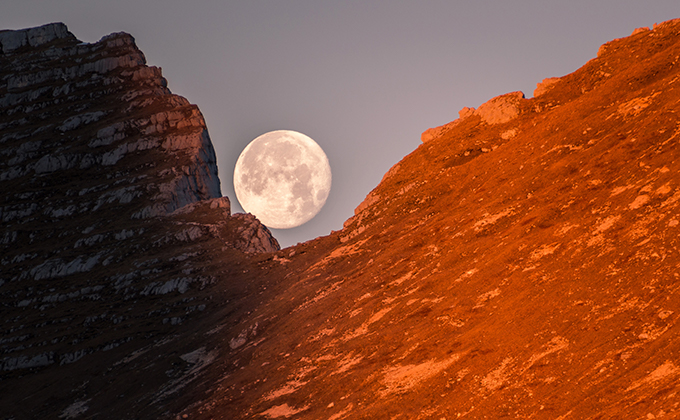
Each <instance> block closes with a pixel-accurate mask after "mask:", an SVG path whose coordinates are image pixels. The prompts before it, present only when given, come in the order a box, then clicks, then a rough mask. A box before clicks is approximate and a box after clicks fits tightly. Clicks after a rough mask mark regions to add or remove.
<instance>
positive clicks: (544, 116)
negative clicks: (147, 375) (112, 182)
mask: <svg viewBox="0 0 680 420" xmlns="http://www.w3.org/2000/svg"><path fill="white" fill-rule="evenodd" d="M679 113H680V21H670V22H666V23H664V24H661V25H659V26H657V27H655V28H654V29H653V30H648V29H642V30H637V31H635V33H634V34H633V35H632V36H630V37H627V38H624V39H618V40H614V41H612V42H610V43H607V44H606V45H604V46H602V48H601V49H600V51H599V54H598V56H597V57H596V58H593V59H592V60H591V61H589V62H588V63H586V64H585V65H584V66H583V67H582V68H581V69H579V70H578V71H576V72H574V73H572V74H569V75H566V76H564V77H560V78H557V79H548V80H546V81H544V82H542V83H541V84H540V85H539V87H538V89H537V92H536V96H535V97H534V98H530V99H526V98H523V97H522V95H521V93H513V94H509V95H503V96H500V97H498V98H494V99H492V100H491V101H489V102H488V103H487V104H485V105H483V106H481V107H479V109H478V110H473V109H464V110H462V111H461V118H459V119H458V120H456V121H454V122H452V123H449V124H446V125H445V126H442V127H439V128H437V129H432V130H428V132H427V134H425V135H424V136H423V139H424V140H426V142H425V143H424V144H422V145H421V146H420V147H418V148H417V149H416V150H415V151H414V152H413V153H411V154H410V155H409V156H407V157H405V158H404V159H403V160H402V161H401V162H399V163H398V164H396V165H395V166H394V167H393V168H392V169H391V170H390V171H389V172H388V173H387V174H386V175H385V177H384V179H383V180H382V182H381V183H380V185H378V186H377V188H376V189H375V190H374V191H372V192H371V193H370V194H369V195H368V197H367V198H366V200H365V201H364V203H362V204H361V205H360V206H359V207H358V208H357V211H356V214H355V215H354V217H352V218H351V219H349V220H348V221H347V223H346V224H345V228H344V229H343V230H342V231H340V232H335V233H333V234H331V235H330V236H329V237H326V238H320V239H318V240H315V241H312V242H309V243H306V244H304V245H301V246H299V247H295V248H288V249H286V250H283V251H281V252H279V253H278V254H276V255H275V256H274V257H272V258H271V260H269V261H268V262H266V263H262V264H261V266H260V273H261V274H260V276H261V277H262V278H266V279H270V280H269V283H268V284H267V289H266V290H263V291H262V294H260V295H251V296H247V297H244V299H247V300H251V301H254V302H261V303H259V304H258V305H257V307H256V308H255V310H253V311H252V312H251V313H250V314H244V315H242V317H241V318H240V320H239V324H238V325H235V326H232V327H230V328H225V329H223V330H221V332H220V334H222V335H223V339H224V341H223V342H222V343H221V344H219V345H218V346H216V347H215V348H214V349H213V351H215V352H217V353H219V357H218V359H217V362H216V363H214V365H213V368H211V369H210V370H209V371H206V373H205V376H204V377H203V379H202V380H203V381H205V383H206V387H209V388H210V389H211V392H210V393H209V394H205V395H204V394H195V395H194V396H193V397H192V399H191V404H193V405H190V404H189V400H187V407H186V408H185V410H184V411H183V412H182V414H186V415H187V416H188V418H200V419H207V418H223V419H233V418H271V419H274V418H277V419H278V418H295V419H328V420H337V419H458V418H465V419H481V418H488V419H500V418H512V419H519V418H522V419H524V418H535V419H575V420H576V419H595V418H597V419H614V418H616V419H624V418H625V419H643V418H645V419H646V418H650V419H651V418H678V416H679V415H678V410H680V406H679V404H680V397H679V396H678V395H679V394H678V392H679V391H680V336H679V333H680V329H679V325H678V316H680V249H679V248H678V247H679V245H680V243H679V242H680V241H679V239H678V238H679V232H680V231H678V229H680V212H679V210H680V175H679V174H680V124H679V118H678V117H679ZM273 279H276V280H273Z"/></svg>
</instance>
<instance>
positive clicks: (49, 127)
mask: <svg viewBox="0 0 680 420" xmlns="http://www.w3.org/2000/svg"><path fill="white" fill-rule="evenodd" d="M0 51H2V54H0V81H1V83H0V221H1V226H2V230H0V331H2V335H1V336H0V395H1V397H0V413H1V414H0V417H2V418H56V417H58V416H59V415H62V414H63V416H62V418H71V417H73V416H75V415H76V414H80V413H84V412H86V411H87V410H88V407H91V411H90V413H91V412H100V413H106V414H101V415H106V416H109V418H125V417H129V418H138V417H139V415H140V414H139V413H141V412H143V410H150V412H151V413H154V414H152V415H151V416H152V417H154V416H157V415H158V413H160V412H162V410H163V409H162V403H154V401H156V400H157V395H156V394H157V392H159V389H161V388H162V387H166V388H167V387H170V386H171V385H172V383H173V381H174V380H175V379H176V378H174V377H173V375H171V374H170V373H169V372H171V371H172V370H173V366H174V364H175V362H174V360H172V359H171V358H170V357H167V356H166V355H168V354H172V352H173V351H177V350H178V349H181V348H183V347H182V345H181V344H180V345H178V344H176V343H172V342H173V340H174V339H175V338H176V337H177V336H181V337H182V340H181V341H182V342H186V341H187V339H185V335H186V333H190V332H191V331H192V326H191V324H192V323H195V320H197V319H200V318H201V317H205V316H209V314H210V313H211V312H213V311H214V310H215V309H216V305H215V304H214V302H213V300H216V301H218V302H220V303H221V302H222V301H223V300H227V299H229V296H231V294H234V293H236V294H238V293H244V288H246V287H247V286H244V284H243V283H238V282H232V280H231V278H232V277H233V276H230V275H229V273H230V272H231V271H234V269H233V268H232V267H233V266H235V265H237V264H239V263H240V262H241V261H243V260H245V259H247V258H250V257H248V255H247V254H244V252H261V251H272V250H276V249H278V244H277V243H276V240H275V239H273V238H272V237H271V235H270V234H269V231H268V230H267V229H266V228H264V227H262V226H261V225H260V224H259V222H257V220H255V219H254V218H253V217H252V216H250V215H235V216H231V215H230V206H229V200H228V199H227V198H225V197H220V195H221V194H220V185H219V179H218V178H217V166H216V161H215V154H214V151H213V147H212V144H211V142H210V138H209V136H208V131H207V129H206V127H205V122H204V120H203V117H202V115H201V113H200V111H199V110H198V108H197V107H196V106H195V105H191V104H189V102H188V101H187V100H186V99H184V98H182V97H179V96H176V95H173V94H171V93H170V91H169V90H168V88H167V87H166V84H167V83H166V81H165V79H164V78H163V77H162V76H161V70H160V69H159V68H155V67H148V66H146V65H145V59H144V55H143V54H142V53H141V51H139V50H138V49H137V47H136V46H135V44H134V39H133V38H132V37H131V36H130V35H128V34H124V33H117V34H112V35H109V36H106V37H104V38H102V39H101V40H100V41H99V42H97V43H94V44H85V43H80V42H79V41H78V40H77V39H76V38H75V37H74V36H73V35H72V34H71V33H70V32H68V30H67V28H66V26H65V25H63V24H50V25H45V26H42V27H39V28H32V29H28V30H21V31H2V32H0ZM213 251H216V252H217V253H219V262H220V263H221V265H220V267H219V269H216V268H213V266H214V265H215V263H216V261H214V258H215V254H214V253H213ZM207 253H213V254H210V255H206V254H207ZM218 273H219V276H218ZM218 296H219V298H217V297H218ZM182 331H184V332H185V335H182ZM170 343H172V344H170ZM168 349H172V350H168ZM192 350H194V349H192ZM142 354H148V355H151V354H153V355H154V356H145V357H151V359H149V360H150V361H149V362H148V363H149V364H150V365H151V367H149V366H147V367H149V368H148V369H146V370H136V369H131V368H129V366H128V365H126V364H125V363H122V362H121V360H132V359H135V358H138V357H139V358H140V360H146V359H145V358H144V357H142ZM163 389H165V388H163ZM124 395H127V398H124V397H123V396H124ZM95 396H96V398H95ZM93 398H94V399H93Z"/></svg>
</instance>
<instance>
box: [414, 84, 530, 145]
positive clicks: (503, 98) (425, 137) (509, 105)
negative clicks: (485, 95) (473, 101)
mask: <svg viewBox="0 0 680 420" xmlns="http://www.w3.org/2000/svg"><path fill="white" fill-rule="evenodd" d="M523 99H524V93H522V92H510V93H506V94H505V95H500V96H497V97H495V98H493V99H490V100H489V101H487V102H485V103H483V104H482V105H480V106H479V109H474V108H468V107H464V108H463V109H461V110H460V111H459V112H458V115H459V117H460V118H458V119H457V120H454V121H452V122H450V123H448V124H445V125H442V126H440V127H435V128H429V129H427V130H425V131H424V132H423V134H422V135H421V137H420V140H421V141H422V142H423V143H426V142H428V141H431V140H434V139H436V138H439V137H442V136H444V135H446V134H447V133H448V132H450V131H451V130H453V129H454V127H456V126H457V125H458V124H459V123H460V122H462V121H464V120H466V119H468V118H471V117H474V116H477V117H479V120H480V121H481V122H482V123H485V124H488V125H496V124H504V123H507V122H509V121H512V120H514V119H515V118H517V117H518V116H519V114H520V112H521V109H522V101H523Z"/></svg>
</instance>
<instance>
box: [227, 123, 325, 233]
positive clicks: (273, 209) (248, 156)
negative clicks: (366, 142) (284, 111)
mask: <svg viewBox="0 0 680 420" xmlns="http://www.w3.org/2000/svg"><path fill="white" fill-rule="evenodd" d="M234 189H235V190H236V197H237V198H238V201H239V203H241V207H243V209H244V210H245V211H247V212H249V213H252V214H253V215H255V216H256V217H257V218H258V219H260V221H261V222H262V223H263V224H264V225H265V226H268V227H270V228H274V229H289V228H293V227H296V226H300V225H302V224H304V223H306V222H308V221H309V220H311V219H312V218H313V217H314V216H316V215H317V213H319V211H320V210H321V208H322V207H323V205H324V204H325V203H326V199H327V198H328V193H329V192H330V189H331V167H330V165H329V164H328V158H327V157H326V154H325V153H324V152H323V149H321V147H320V146H319V145H318V144H316V142H315V141H314V140H312V139H311V138H309V137H307V136H306V135H304V134H302V133H298V132H296V131H289V130H278V131H270V132H269V133H265V134H263V135H261V136H259V137H258V138H256V139H255V140H253V141H252V142H250V144H248V146H246V148H245V149H243V152H241V155H240V156H239V158H238V161H237V162H236V167H235V169H234Z"/></svg>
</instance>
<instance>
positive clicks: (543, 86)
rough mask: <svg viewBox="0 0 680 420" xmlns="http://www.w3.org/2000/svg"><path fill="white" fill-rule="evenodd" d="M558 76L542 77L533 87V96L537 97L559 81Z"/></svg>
mask: <svg viewBox="0 0 680 420" xmlns="http://www.w3.org/2000/svg"><path fill="white" fill-rule="evenodd" d="M559 81H560V78H559V77H548V78H546V79H543V81H541V82H540V83H537V84H536V89H534V98H536V97H539V96H541V95H543V94H544V93H546V92H547V91H549V90H550V89H551V88H552V87H553V86H554V85H555V83H557V82H559Z"/></svg>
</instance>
